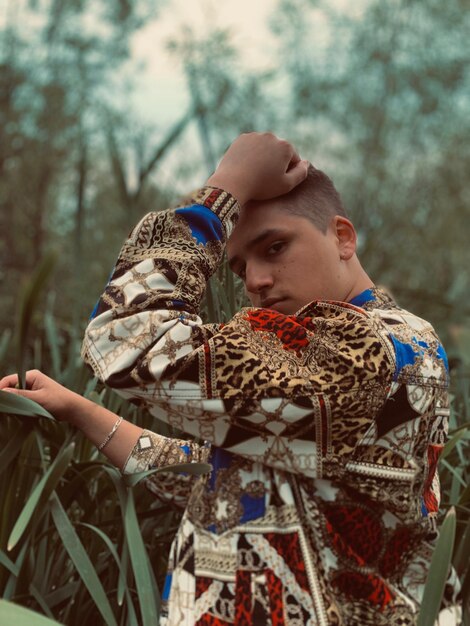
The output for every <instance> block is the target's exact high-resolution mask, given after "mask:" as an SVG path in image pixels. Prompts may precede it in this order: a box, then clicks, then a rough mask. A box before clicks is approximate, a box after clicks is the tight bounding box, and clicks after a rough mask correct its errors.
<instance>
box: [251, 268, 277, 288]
mask: <svg viewBox="0 0 470 626" xmlns="http://www.w3.org/2000/svg"><path fill="white" fill-rule="evenodd" d="M245 272H246V278H245V287H246V290H247V291H248V292H250V293H262V292H263V291H265V290H266V289H270V288H271V287H272V286H273V277H272V273H271V272H269V271H268V268H262V267H249V266H247V267H246V268H245Z"/></svg>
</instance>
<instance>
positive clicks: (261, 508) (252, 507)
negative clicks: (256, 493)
mask: <svg viewBox="0 0 470 626" xmlns="http://www.w3.org/2000/svg"><path fill="white" fill-rule="evenodd" d="M240 502H241V504H242V506H243V515H242V517H241V519H240V522H241V523H242V524H244V523H245V522H249V521H251V520H252V519H257V518H258V517H262V516H263V515H264V513H265V510H266V506H265V499H264V495H263V496H261V497H259V498H253V496H249V495H248V494H247V493H245V494H243V495H242V497H241V498H240Z"/></svg>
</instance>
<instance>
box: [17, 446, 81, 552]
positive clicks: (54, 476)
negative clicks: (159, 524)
mask: <svg viewBox="0 0 470 626" xmlns="http://www.w3.org/2000/svg"><path fill="white" fill-rule="evenodd" d="M74 448H75V444H74V443H73V442H72V443H71V444H70V445H69V446H67V447H66V448H62V450H61V451H60V452H59V454H58V455H57V457H56V459H55V460H54V463H53V464H52V465H51V466H50V468H49V469H48V470H47V472H46V473H45V474H44V476H43V477H42V478H41V480H40V481H39V482H38V484H37V485H36V487H35V488H34V489H33V491H32V493H31V495H30V496H29V499H28V501H27V502H26V504H25V506H24V507H23V510H22V511H21V513H20V515H19V517H18V519H17V520H16V523H15V525H14V527H13V530H12V531H11V534H10V537H9V539H8V550H11V549H13V548H14V547H15V546H16V544H17V543H18V541H19V540H20V539H21V536H22V535H23V533H24V531H25V530H26V527H27V525H28V524H29V522H30V520H31V517H32V516H33V514H34V512H35V510H36V509H37V506H38V503H39V502H40V501H44V500H47V499H48V498H49V496H50V495H51V493H52V492H53V491H54V489H55V488H56V486H57V484H58V482H59V480H60V479H61V478H62V475H63V474H64V472H65V470H66V469H67V467H68V466H69V464H70V461H71V459H72V456H73V451H74ZM41 513H44V511H41Z"/></svg>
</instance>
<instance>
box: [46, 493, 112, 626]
mask: <svg viewBox="0 0 470 626" xmlns="http://www.w3.org/2000/svg"><path fill="white" fill-rule="evenodd" d="M51 512H52V518H53V520H54V524H55V526H56V528H57V532H58V533H59V535H60V538H61V540H62V543H63V544H64V547H65V549H66V550H67V552H68V554H69V556H70V558H71V559H72V563H73V564H74V565H75V567H76V568H77V572H78V573H79V575H80V578H81V579H82V580H83V583H84V584H85V587H86V588H87V589H88V591H89V593H90V595H91V597H92V598H93V601H94V602H95V604H96V606H97V608H98V610H99V612H100V613H101V615H102V616H103V619H104V621H105V623H106V624H107V626H117V622H116V618H115V617H114V614H113V611H112V609H111V605H110V604H109V600H108V598H107V596H106V593H105V591H104V589H103V585H102V584H101V581H100V579H99V577H98V574H97V573H96V570H95V568H94V567H93V564H92V562H91V560H90V558H89V556H88V554H87V553H86V551H85V548H84V547H83V544H82V542H81V541H80V539H79V537H78V535H77V533H76V532H75V529H74V527H73V525H72V523H71V521H70V520H69V518H68V516H67V513H66V512H65V510H64V508H63V506H62V504H61V502H60V500H59V498H58V496H57V494H53V496H52V501H51Z"/></svg>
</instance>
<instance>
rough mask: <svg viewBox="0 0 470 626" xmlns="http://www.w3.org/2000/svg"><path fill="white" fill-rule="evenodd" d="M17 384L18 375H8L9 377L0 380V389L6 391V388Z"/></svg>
mask: <svg viewBox="0 0 470 626" xmlns="http://www.w3.org/2000/svg"><path fill="white" fill-rule="evenodd" d="M17 384H18V374H10V375H9V376H4V377H3V378H2V379H1V380H0V389H7V388H8V387H14V386H15V385H17Z"/></svg>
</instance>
